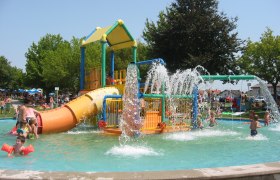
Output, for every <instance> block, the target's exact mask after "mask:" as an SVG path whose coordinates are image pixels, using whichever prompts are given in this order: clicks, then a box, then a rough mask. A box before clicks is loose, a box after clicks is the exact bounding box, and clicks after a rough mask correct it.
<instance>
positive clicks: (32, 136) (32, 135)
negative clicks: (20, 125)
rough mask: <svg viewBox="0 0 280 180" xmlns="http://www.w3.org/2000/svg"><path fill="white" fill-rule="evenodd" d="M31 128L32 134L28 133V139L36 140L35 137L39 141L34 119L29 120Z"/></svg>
mask: <svg viewBox="0 0 280 180" xmlns="http://www.w3.org/2000/svg"><path fill="white" fill-rule="evenodd" d="M29 126H30V132H29V133H28V138H29V139H35V137H36V138H37V139H38V137H39V136H38V134H37V126H36V119H35V118H34V117H32V118H31V119H30V120H29Z"/></svg>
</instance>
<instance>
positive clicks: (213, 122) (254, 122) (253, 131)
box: [197, 109, 270, 136]
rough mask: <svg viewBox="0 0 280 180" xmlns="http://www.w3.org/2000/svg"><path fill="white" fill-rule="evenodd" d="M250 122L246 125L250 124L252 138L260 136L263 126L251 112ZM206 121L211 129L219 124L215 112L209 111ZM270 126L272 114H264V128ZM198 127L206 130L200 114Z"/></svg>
mask: <svg viewBox="0 0 280 180" xmlns="http://www.w3.org/2000/svg"><path fill="white" fill-rule="evenodd" d="M249 120H250V122H247V123H245V124H250V130H251V136H256V135H257V134H258V131H257V129H258V128H261V125H260V123H259V116H258V115H257V114H256V113H255V112H254V111H250V114H249ZM206 121H209V127H214V126H215V125H217V124H218V123H217V121H216V118H215V112H214V111H211V110H210V109H208V117H207V118H206ZM269 124H270V113H269V111H266V112H265V114H264V126H268V125H269ZM197 127H198V128H200V129H203V128H204V125H203V122H202V115H201V114H198V117H197Z"/></svg>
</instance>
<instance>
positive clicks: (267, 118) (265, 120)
mask: <svg viewBox="0 0 280 180" xmlns="http://www.w3.org/2000/svg"><path fill="white" fill-rule="evenodd" d="M269 122H270V115H269V112H268V111H266V112H265V114H264V125H265V126H268V125H269Z"/></svg>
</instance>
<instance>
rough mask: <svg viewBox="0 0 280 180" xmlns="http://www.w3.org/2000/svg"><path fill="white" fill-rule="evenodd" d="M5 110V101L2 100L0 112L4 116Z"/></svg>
mask: <svg viewBox="0 0 280 180" xmlns="http://www.w3.org/2000/svg"><path fill="white" fill-rule="evenodd" d="M4 108H5V101H4V100H3V99H1V100H0V112H1V114H3V112H4Z"/></svg>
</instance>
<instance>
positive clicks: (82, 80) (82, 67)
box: [80, 47, 86, 90]
mask: <svg viewBox="0 0 280 180" xmlns="http://www.w3.org/2000/svg"><path fill="white" fill-rule="evenodd" d="M85 49H86V48H85V47H81V64H80V90H83V89H84V88H85Z"/></svg>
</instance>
